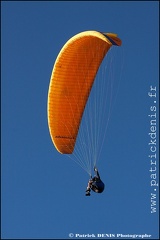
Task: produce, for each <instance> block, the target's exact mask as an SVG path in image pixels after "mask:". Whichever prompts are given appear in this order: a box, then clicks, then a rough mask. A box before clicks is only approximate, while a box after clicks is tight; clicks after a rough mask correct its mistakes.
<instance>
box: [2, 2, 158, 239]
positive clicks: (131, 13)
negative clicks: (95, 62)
mask: <svg viewBox="0 0 160 240" xmlns="http://www.w3.org/2000/svg"><path fill="white" fill-rule="evenodd" d="M1 6H2V25H1V26H2V31H1V33H2V45H1V46H2V75H1V76H2V162H1V168H2V177H1V180H2V183H1V186H2V191H1V194H2V196H1V197H2V201H1V202H2V203H1V204H2V205H1V209H2V213H1V216H2V218H1V219H2V224H1V228H2V238H3V239H24V238H25V239H37V238H38V239H58V238H61V239H69V238H70V237H69V233H73V234H74V237H76V234H95V236H97V234H115V236H117V235H116V234H125V235H127V234H141V235H142V234H148V235H151V239H158V188H157V187H156V186H151V180H153V179H151V176H150V175H151V171H149V170H150V169H151V162H150V160H151V159H150V157H148V155H151V154H152V155H153V153H152V152H151V149H150V146H151V145H150V144H149V143H150V140H151V139H150V135H148V134H149V132H150V120H151V119H150V117H149V116H148V115H149V114H150V115H151V114H152V113H153V112H151V110H150V107H151V106H153V105H154V106H155V107H156V110H157V109H158V102H157V99H158V96H157V98H156V100H155V99H154V98H152V97H149V96H148V92H150V86H152V87H154V88H155V87H156V88H157V95H158V77H159V76H158V70H159V68H158V28H159V25H158V14H159V13H158V2H156V1H141V2H139V1H135V2H134V1H133V2H130V1H126V2H125V1H124V2H123V1H118V2H116V1H102V2H101V1H100V2H98V1H93V2H92V1H84V2H67V1H66V2H54V1H53V2H52V1H51V2H50V1H46V2H45V1H39V2H38V1H35V2H34V1H29V2H25V1H17V2H16V1H15V2H14V1H13V2H11V1H5V2H4V1H2V5H1ZM85 30H97V31H102V32H103V31H104V32H114V33H117V34H118V35H119V37H120V38H121V39H122V47H121V50H120V55H119V62H120V64H121V60H122V58H121V53H122V52H123V61H124V65H123V71H122V77H121V80H120V86H119V91H118V96H117V101H116V104H115V106H114V110H113V112H112V118H111V121H110V123H109V127H108V129H107V138H106V141H105V142H104V148H103V150H102V154H101V160H100V165H99V170H100V173H101V177H102V179H103V181H104V182H105V185H106V189H105V191H104V192H103V193H102V194H94V193H93V194H92V196H91V197H89V198H87V197H85V195H84V191H85V188H86V184H87V182H88V175H87V174H86V173H85V172H84V171H83V170H82V169H81V168H80V167H79V166H78V165H77V164H76V163H75V162H74V161H72V160H71V159H69V158H68V157H66V156H64V155H61V154H59V153H58V152H57V151H56V149H55V148H54V146H53V144H52V142H51V138H50V135H49V131H48V123H47V95H48V87H49V81H50V75H51V71H52V67H53V64H54V61H55V59H56V57H57V54H58V53H59V51H60V49H61V48H62V46H63V45H64V44H65V42H66V41H67V40H68V39H69V38H70V37H72V36H73V35H75V34H77V33H79V32H82V31H85ZM119 49H120V48H119ZM117 57H118V49H117ZM117 60H118V59H117ZM153 99H154V100H155V101H156V103H154V101H153ZM157 111H158V110H157ZM157 111H156V113H157V117H156V121H157V124H158V112H157ZM156 127H157V128H158V126H156ZM157 130H158V129H157ZM157 130H156V131H157ZM157 135H158V132H157ZM156 143H157V146H158V138H157V139H156ZM156 153H157V158H156V159H154V158H153V159H154V161H155V162H156V164H157V165H156V167H158V151H157V152H156ZM152 167H155V164H154V165H152ZM154 173H156V174H157V175H158V171H155V172H154ZM155 176H156V175H154V177H155ZM152 177H153V176H152ZM154 180H155V179H154ZM155 181H157V182H158V180H157V179H156V180H155ZM151 194H155V196H156V197H157V198H156V200H157V205H156V207H157V209H156V212H155V213H151V210H152V209H151V204H152V203H153V201H151ZM154 200H155V199H154ZM154 207H155V206H154ZM99 236H100V235H99ZM77 238H78V236H77ZM104 238H106V236H105V237H104ZM113 238H114V237H113ZM130 238H131V237H130Z"/></svg>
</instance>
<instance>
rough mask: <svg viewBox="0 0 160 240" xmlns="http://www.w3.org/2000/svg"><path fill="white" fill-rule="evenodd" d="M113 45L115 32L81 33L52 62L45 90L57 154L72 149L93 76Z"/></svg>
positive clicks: (50, 127)
mask: <svg viewBox="0 0 160 240" xmlns="http://www.w3.org/2000/svg"><path fill="white" fill-rule="evenodd" d="M112 45H118V46H120V45H121V40H120V39H119V38H118V37H117V35H116V34H113V33H108V34H107V33H100V32H97V31H86V32H82V33H79V34H77V35H75V36H74V37H72V38H71V39H70V40H69V41H68V42H67V43H66V44H65V45H64V46H63V48H62V49H61V51H60V53H59V55H58V57H57V59H56V61H55V64H54V67H53V71H52V75H51V80H50V86H49V92H48V124H49V130H50V135H51V138H52V141H53V143H54V145H55V147H56V149H57V150H58V151H59V152H60V153H63V154H71V153H72V152H73V150H74V146H75V142H76V137H77V134H78V130H79V126H80V122H81V118H82V115H83V111H84V108H85V105H86V102H87V99H88V96H89V93H90V90H91V87H92V85H93V82H94V78H95V76H96V73H97V71H98V68H99V66H100V64H101V62H102V60H103V58H104V56H105V55H106V53H107V52H108V50H109V49H110V47H111V46H112Z"/></svg>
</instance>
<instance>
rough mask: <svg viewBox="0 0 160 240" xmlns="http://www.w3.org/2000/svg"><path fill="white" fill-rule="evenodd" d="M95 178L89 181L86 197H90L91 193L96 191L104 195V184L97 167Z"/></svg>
mask: <svg viewBox="0 0 160 240" xmlns="http://www.w3.org/2000/svg"><path fill="white" fill-rule="evenodd" d="M94 171H95V174H96V175H95V176H94V177H93V178H92V177H91V179H90V180H89V182H88V186H87V190H86V196H90V195H91V194H90V191H91V190H92V191H94V192H96V193H102V192H103V191H104V187H105V185H104V183H103V182H102V180H101V178H100V175H99V172H98V170H97V168H96V167H94Z"/></svg>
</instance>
